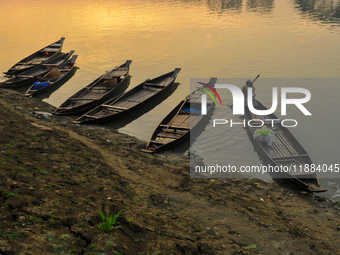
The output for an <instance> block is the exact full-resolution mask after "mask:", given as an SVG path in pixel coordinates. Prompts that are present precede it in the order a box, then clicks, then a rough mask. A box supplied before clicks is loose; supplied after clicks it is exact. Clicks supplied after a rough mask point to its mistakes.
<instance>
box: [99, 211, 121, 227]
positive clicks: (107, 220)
mask: <svg viewBox="0 0 340 255" xmlns="http://www.w3.org/2000/svg"><path fill="white" fill-rule="evenodd" d="M121 213H122V210H120V211H119V212H117V213H116V214H115V215H113V214H112V215H110V216H109V215H108V214H107V213H106V217H105V216H104V214H103V213H102V212H100V211H98V214H99V215H100V216H101V218H102V220H103V223H100V224H98V225H97V227H98V228H99V229H100V230H101V231H104V232H110V231H111V230H113V229H116V228H120V226H115V227H114V225H115V224H116V222H117V219H118V216H119V215H120V214H121Z"/></svg>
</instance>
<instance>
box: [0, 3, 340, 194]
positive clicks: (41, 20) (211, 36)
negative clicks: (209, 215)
mask: <svg viewBox="0 0 340 255" xmlns="http://www.w3.org/2000/svg"><path fill="white" fill-rule="evenodd" d="M61 36H64V37H66V40H65V43H64V48H63V51H64V52H66V51H70V50H75V54H78V55H79V57H78V60H77V66H78V67H79V68H80V69H79V70H78V71H77V72H76V74H75V75H74V77H73V78H72V79H70V80H69V81H68V82H67V83H66V84H64V85H63V86H62V87H61V88H60V89H58V90H57V91H55V92H54V93H53V94H51V95H44V96H43V98H42V99H43V100H44V101H46V102H48V103H50V104H52V105H54V106H59V105H60V104H61V103H62V102H63V101H65V99H66V98H68V97H69V96H71V95H72V94H74V93H75V92H76V91H78V90H79V89H80V88H82V87H84V86H86V85H87V84H88V83H90V82H91V81H92V80H94V79H95V78H96V77H98V76H99V75H101V74H102V73H104V72H105V71H106V70H109V69H112V68H113V67H114V66H117V65H120V64H122V63H124V62H125V61H126V60H127V59H131V60H133V61H132V65H131V69H130V74H131V76H132V77H131V83H130V88H132V87H134V86H136V85H138V84H139V83H141V82H142V81H144V80H145V79H146V78H152V77H156V76H158V75H160V74H163V73H165V72H169V71H171V70H173V69H174V68H176V67H181V68H182V71H181V72H180V74H179V75H178V78H177V81H178V82H179V85H178V87H177V88H176V90H175V91H174V92H173V93H172V94H171V95H169V96H168V97H167V98H166V99H165V100H164V101H163V102H162V103H160V104H159V105H158V106H157V107H155V108H153V109H152V110H150V111H149V112H147V113H145V114H144V115H143V116H141V117H140V118H137V119H134V120H131V122H130V123H123V124H120V125H118V126H119V129H120V131H121V132H124V133H127V134H130V135H133V136H135V137H137V138H139V139H141V140H144V141H147V140H148V139H149V137H150V135H151V134H152V132H153V130H154V128H155V126H156V125H157V123H159V121H160V120H161V119H162V118H163V117H164V115H165V114H166V113H167V112H169V111H170V109H172V108H173V107H174V106H175V105H177V104H178V102H179V101H180V100H181V99H182V98H183V97H184V96H185V95H187V94H188V93H189V91H190V79H191V78H199V77H202V79H203V80H204V79H208V78H207V77H212V76H214V77H219V78H242V79H247V78H253V77H255V76H256V75H257V74H259V73H260V74H261V78H259V79H258V81H257V82H256V86H257V96H258V98H259V99H261V101H262V100H263V101H262V103H264V104H266V105H267V106H270V103H271V102H270V101H268V100H267V99H266V98H267V97H266V93H268V88H269V85H268V84H269V83H268V82H269V81H270V79H272V78H284V79H291V83H290V84H289V85H288V86H296V85H297V84H298V86H299V87H304V88H307V89H309V90H310V91H311V93H312V101H311V103H310V105H309V107H311V109H310V111H312V113H313V118H310V119H306V120H305V119H304V120H303V121H302V123H301V125H299V127H297V128H295V129H294V130H292V132H293V134H294V135H296V137H297V139H298V140H299V141H300V142H301V144H302V145H303V146H304V147H305V149H306V150H307V151H308V153H309V154H310V156H311V158H312V159H313V160H314V161H316V162H323V160H325V162H326V163H327V164H331V163H332V164H335V163H340V162H339V159H338V158H339V149H338V148H339V147H338V146H339V142H340V141H339V136H337V135H336V134H337V131H338V128H339V127H340V123H339V121H338V116H339V112H338V109H339V103H338V99H337V97H338V95H339V92H338V91H339V82H338V80H337V78H340V3H339V1H338V0H333V1H331V0H301V1H298V0H296V1H293V0H201V1H199V0H167V1H163V0H129V1H127V0H98V1H92V0H81V1H80V0H67V1H66V0H60V1H43V0H32V1H24V0H3V1H1V10H0V38H1V41H0V45H1V47H0V56H1V60H0V70H3V71H6V70H7V69H8V68H9V67H10V66H12V65H13V64H14V63H15V62H17V61H18V60H20V59H22V58H23V57H25V56H27V55H29V54H30V53H32V52H34V51H36V50H38V49H39V48H41V47H43V46H45V45H47V44H49V43H51V42H53V41H56V40H58V39H59V38H60V37H61ZM261 79H262V80H261ZM268 79H269V80H268ZM318 79H319V80H318ZM287 81H288V80H287ZM235 82H236V80H235ZM266 84H267V85H266ZM235 85H238V86H242V85H243V84H242V83H241V82H239V83H238V84H235ZM269 98H270V97H269ZM266 100H267V101H266ZM221 109H222V108H221ZM221 109H219V111H221ZM291 113H292V114H293V115H294V114H298V113H295V112H294V111H292V112H291ZM293 117H294V116H292V118H293ZM235 132H237V131H235ZM245 138H247V136H246V135H245V133H244V135H242V136H240V135H225V136H224V138H223V139H225V143H226V144H228V145H229V146H234V147H233V150H228V155H229V156H230V158H232V159H233V160H236V159H237V160H243V159H244V158H249V159H250V161H249V162H251V163H252V164H258V163H259V162H261V161H260V159H259V158H258V156H257V154H256V153H255V152H254V151H253V147H251V146H252V145H251V144H250V143H248V142H249V141H248V142H247V140H245ZM209 139H210V140H209V141H211V138H209ZM247 139H248V138H247ZM202 140H203V141H202ZM207 142H208V140H207V139H206V140H205V138H204V137H203V138H201V139H198V140H197V143H196V144H194V145H193V149H194V150H195V152H196V153H198V154H200V155H204V153H205V151H206V150H210V149H211V148H212V147H211V146H210V147H209V146H208V147H207V146H203V145H202V144H207ZM217 149H218V150H220V149H221V148H217ZM320 181H321V183H322V185H323V186H325V187H327V188H328V189H329V190H330V191H329V192H328V193H327V194H325V195H327V196H328V197H332V198H334V199H337V200H340V189H339V185H340V181H339V179H336V178H335V179H323V178H322V179H320Z"/></svg>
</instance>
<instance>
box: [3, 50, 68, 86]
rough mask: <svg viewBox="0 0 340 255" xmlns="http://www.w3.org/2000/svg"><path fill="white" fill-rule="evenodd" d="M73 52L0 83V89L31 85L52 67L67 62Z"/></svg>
mask: <svg viewBox="0 0 340 255" xmlns="http://www.w3.org/2000/svg"><path fill="white" fill-rule="evenodd" d="M73 53H74V51H70V52H69V53H65V54H62V55H60V56H58V57H55V58H52V59H50V60H48V61H46V62H45V63H44V64H41V65H38V66H36V67H33V68H30V69H28V70H26V71H25V72H22V73H20V74H18V75H16V76H14V77H13V78H11V79H8V80H6V81H4V82H1V83H0V88H13V89H14V88H18V87H21V86H24V85H27V84H31V83H33V82H35V81H36V80H37V77H38V76H39V75H42V76H43V75H45V74H46V73H48V72H49V71H50V70H51V69H52V68H53V67H56V66H59V65H61V64H62V63H64V62H65V61H67V60H68V59H69V58H70V56H71V55H72V54H73Z"/></svg>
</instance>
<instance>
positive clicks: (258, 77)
mask: <svg viewBox="0 0 340 255" xmlns="http://www.w3.org/2000/svg"><path fill="white" fill-rule="evenodd" d="M259 77H260V75H257V76H256V78H255V79H254V80H253V82H252V83H254V82H255V81H256V80H257V78H259Z"/></svg>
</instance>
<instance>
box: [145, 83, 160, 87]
mask: <svg viewBox="0 0 340 255" xmlns="http://www.w3.org/2000/svg"><path fill="white" fill-rule="evenodd" d="M144 85H146V86H150V87H164V85H161V84H155V83H148V82H145V83H144Z"/></svg>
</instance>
